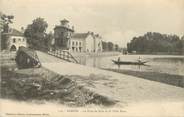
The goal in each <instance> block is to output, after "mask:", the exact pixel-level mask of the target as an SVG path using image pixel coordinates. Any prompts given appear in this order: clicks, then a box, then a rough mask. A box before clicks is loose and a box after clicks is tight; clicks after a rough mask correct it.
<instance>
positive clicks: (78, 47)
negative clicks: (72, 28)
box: [68, 32, 102, 52]
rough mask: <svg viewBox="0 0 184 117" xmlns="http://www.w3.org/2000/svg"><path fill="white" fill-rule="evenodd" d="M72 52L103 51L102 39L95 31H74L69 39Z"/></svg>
mask: <svg viewBox="0 0 184 117" xmlns="http://www.w3.org/2000/svg"><path fill="white" fill-rule="evenodd" d="M68 45H69V46H68V47H69V51H70V52H102V40H101V37H100V36H99V35H95V34H94V33H93V32H87V33H74V34H73V35H72V37H71V38H70V39H69V41H68Z"/></svg>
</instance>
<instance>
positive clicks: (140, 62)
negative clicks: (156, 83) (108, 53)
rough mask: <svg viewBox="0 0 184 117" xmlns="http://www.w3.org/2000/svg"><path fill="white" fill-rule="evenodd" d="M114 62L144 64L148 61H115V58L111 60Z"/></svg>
mask: <svg viewBox="0 0 184 117" xmlns="http://www.w3.org/2000/svg"><path fill="white" fill-rule="evenodd" d="M112 62H113V63H114V64H117V65H145V63H147V62H148V61H117V60H112Z"/></svg>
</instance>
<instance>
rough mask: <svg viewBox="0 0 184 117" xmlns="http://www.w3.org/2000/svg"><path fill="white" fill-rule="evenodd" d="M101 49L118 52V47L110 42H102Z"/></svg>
mask: <svg viewBox="0 0 184 117" xmlns="http://www.w3.org/2000/svg"><path fill="white" fill-rule="evenodd" d="M102 48H103V50H104V51H119V46H118V45H117V44H114V43H112V42H105V41H102Z"/></svg>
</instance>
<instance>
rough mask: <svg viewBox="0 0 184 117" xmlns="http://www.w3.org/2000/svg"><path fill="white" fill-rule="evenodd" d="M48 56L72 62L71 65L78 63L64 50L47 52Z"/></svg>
mask: <svg viewBox="0 0 184 117" xmlns="http://www.w3.org/2000/svg"><path fill="white" fill-rule="evenodd" d="M48 54H50V55H53V56H55V57H58V58H60V59H63V60H66V61H69V62H73V63H79V62H78V61H77V60H76V59H75V58H74V57H73V56H72V54H70V52H68V51H66V50H55V51H48Z"/></svg>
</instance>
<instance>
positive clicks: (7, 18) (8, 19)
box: [1, 13, 14, 33]
mask: <svg viewBox="0 0 184 117" xmlns="http://www.w3.org/2000/svg"><path fill="white" fill-rule="evenodd" d="M12 19H14V16H13V15H5V14H2V13H1V20H2V21H3V26H2V27H3V32H6V33H8V30H9V24H12V23H13V21H12Z"/></svg>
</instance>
